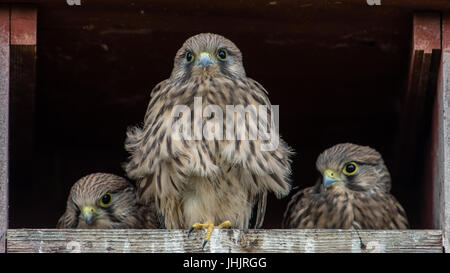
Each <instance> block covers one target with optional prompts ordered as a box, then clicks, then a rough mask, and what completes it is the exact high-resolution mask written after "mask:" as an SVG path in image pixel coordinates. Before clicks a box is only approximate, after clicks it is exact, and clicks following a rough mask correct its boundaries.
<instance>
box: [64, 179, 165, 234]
mask: <svg viewBox="0 0 450 273" xmlns="http://www.w3.org/2000/svg"><path fill="white" fill-rule="evenodd" d="M157 223H158V221H157V217H156V213H155V211H154V209H152V206H142V205H140V204H139V203H138V202H137V198H136V190H135V187H134V185H133V184H131V183H130V182H129V181H128V180H126V179H124V178H122V177H120V176H117V175H114V174H108V173H94V174H90V175H87V176H84V177H83V178H81V179H80V180H78V181H77V182H76V183H75V184H74V185H73V186H72V189H71V190H70V194H69V198H68V199H67V208H66V211H65V212H64V214H63V215H62V216H61V218H60V219H59V221H58V224H57V228H89V229H94V228H95V229H110V228H115V229H125V228H126V229H140V228H157Z"/></svg>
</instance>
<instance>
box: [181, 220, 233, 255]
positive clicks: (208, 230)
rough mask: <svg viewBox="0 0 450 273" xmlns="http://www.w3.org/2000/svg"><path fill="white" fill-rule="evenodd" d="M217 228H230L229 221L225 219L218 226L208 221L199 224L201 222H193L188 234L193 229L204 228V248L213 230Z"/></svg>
mask: <svg viewBox="0 0 450 273" xmlns="http://www.w3.org/2000/svg"><path fill="white" fill-rule="evenodd" d="M219 228H231V222H230V221H225V222H223V223H222V224H220V225H218V226H214V224H213V223H212V222H210V221H208V222H206V223H204V224H201V223H194V224H193V225H192V226H191V228H190V229H189V233H188V236H189V235H190V234H191V233H192V232H193V231H197V230H199V229H205V230H206V235H205V239H204V240H203V244H202V249H204V248H205V246H206V244H207V243H208V242H209V240H210V239H211V234H212V232H213V230H214V229H219Z"/></svg>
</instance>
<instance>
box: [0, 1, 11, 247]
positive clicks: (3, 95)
mask: <svg viewBox="0 0 450 273" xmlns="http://www.w3.org/2000/svg"><path fill="white" fill-rule="evenodd" d="M9 14H10V11H9V6H5V5H0V253H1V252H5V251H6V248H5V240H6V229H7V228H8V132H9V131H8V123H9Z"/></svg>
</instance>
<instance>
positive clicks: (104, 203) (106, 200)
mask: <svg viewBox="0 0 450 273" xmlns="http://www.w3.org/2000/svg"><path fill="white" fill-rule="evenodd" d="M111 201H112V196H111V194H110V193H107V194H105V195H103V196H102V199H100V206H102V207H107V206H109V205H110V204H111Z"/></svg>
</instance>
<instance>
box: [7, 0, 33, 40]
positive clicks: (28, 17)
mask: <svg viewBox="0 0 450 273" xmlns="http://www.w3.org/2000/svg"><path fill="white" fill-rule="evenodd" d="M36 21H37V10H36V8H35V7H32V6H28V5H13V6H12V7H11V45H36V28H37V26H36Z"/></svg>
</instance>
